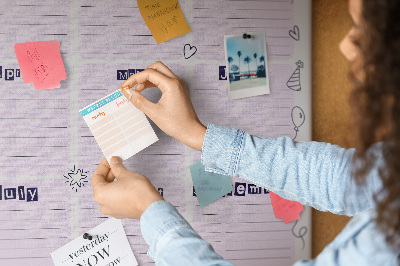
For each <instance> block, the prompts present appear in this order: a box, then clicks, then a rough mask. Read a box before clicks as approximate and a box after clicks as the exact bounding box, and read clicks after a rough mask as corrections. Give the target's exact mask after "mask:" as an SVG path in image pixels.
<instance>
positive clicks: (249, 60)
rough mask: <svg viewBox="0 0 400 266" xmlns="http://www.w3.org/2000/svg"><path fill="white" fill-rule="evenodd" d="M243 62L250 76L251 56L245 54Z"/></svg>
mask: <svg viewBox="0 0 400 266" xmlns="http://www.w3.org/2000/svg"><path fill="white" fill-rule="evenodd" d="M244 62H245V63H246V64H247V67H248V68H249V74H248V75H249V77H250V62H251V58H250V57H249V56H246V57H245V58H244Z"/></svg>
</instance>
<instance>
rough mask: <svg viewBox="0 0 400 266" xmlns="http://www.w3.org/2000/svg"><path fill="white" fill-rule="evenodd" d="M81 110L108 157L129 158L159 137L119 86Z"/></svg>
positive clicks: (108, 158)
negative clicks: (118, 88)
mask: <svg viewBox="0 0 400 266" xmlns="http://www.w3.org/2000/svg"><path fill="white" fill-rule="evenodd" d="M79 112H80V114H81V115H82V116H83V119H84V120H85V122H86V124H87V125H88V126H89V129H90V131H91V132H92V134H93V136H94V138H95V139H96V141H97V144H99V146H100V148H101V150H102V152H103V154H104V156H105V157H106V158H107V160H108V161H109V160H110V159H111V157H112V156H118V157H120V158H121V159H122V160H125V159H128V158H129V157H131V156H132V155H135V154H136V153H138V152H139V151H141V150H143V149H144V148H146V147H147V146H150V145H151V144H153V143H154V142H156V141H157V140H158V138H157V135H156V133H154V130H153V128H152V127H151V125H150V123H149V121H148V120H147V118H146V116H145V115H144V113H142V112H141V111H140V110H139V109H137V108H136V107H135V106H134V105H133V104H131V103H130V102H129V101H128V99H126V98H125V96H124V95H123V94H122V93H121V92H120V91H119V90H117V91H115V92H113V93H111V94H109V95H107V96H106V97H104V98H102V99H100V100H98V101H97V102H95V103H93V104H91V105H89V106H87V107H85V108H83V109H81V110H80V111H79Z"/></svg>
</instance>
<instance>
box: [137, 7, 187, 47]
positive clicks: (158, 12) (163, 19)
mask: <svg viewBox="0 0 400 266" xmlns="http://www.w3.org/2000/svg"><path fill="white" fill-rule="evenodd" d="M137 3H138V7H139V11H140V14H141V15H142V17H143V20H144V22H146V25H147V27H148V28H149V30H150V32H151V34H153V37H154V39H155V40H156V42H157V43H162V42H165V41H168V40H170V39H173V38H175V37H178V36H181V35H183V34H186V33H188V32H190V28H189V25H188V24H187V22H186V19H185V17H184V16H183V12H182V9H181V6H180V5H179V2H178V0H159V1H157V0H137Z"/></svg>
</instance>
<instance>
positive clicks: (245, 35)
mask: <svg viewBox="0 0 400 266" xmlns="http://www.w3.org/2000/svg"><path fill="white" fill-rule="evenodd" d="M250 38H251V35H250V34H246V33H243V39H250Z"/></svg>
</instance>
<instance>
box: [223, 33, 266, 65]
mask: <svg viewBox="0 0 400 266" xmlns="http://www.w3.org/2000/svg"><path fill="white" fill-rule="evenodd" d="M249 34H251V39H243V36H242V34H239V35H238V36H233V37H227V38H226V50H227V55H228V57H229V56H231V57H232V58H233V61H232V62H231V65H233V64H235V65H238V66H239V56H238V51H241V52H242V55H241V56H240V72H248V66H247V64H246V63H245V62H244V58H245V57H246V56H249V57H250V59H251V62H250V71H252V72H253V71H256V64H255V59H254V56H253V55H254V53H257V66H258V65H261V64H263V63H260V57H261V56H264V58H265V59H266V44H265V33H264V32H256V33H254V32H252V33H249ZM265 63H266V62H265Z"/></svg>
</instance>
